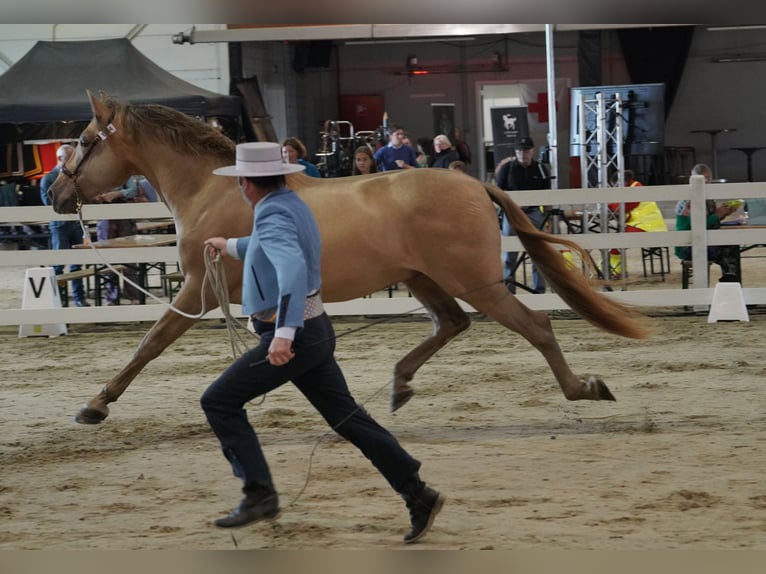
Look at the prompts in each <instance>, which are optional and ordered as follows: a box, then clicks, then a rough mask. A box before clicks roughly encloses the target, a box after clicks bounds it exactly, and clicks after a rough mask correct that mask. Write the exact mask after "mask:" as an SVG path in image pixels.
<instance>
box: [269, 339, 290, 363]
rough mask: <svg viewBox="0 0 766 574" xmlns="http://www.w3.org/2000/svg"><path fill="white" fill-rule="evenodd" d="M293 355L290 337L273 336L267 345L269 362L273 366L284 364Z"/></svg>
mask: <svg viewBox="0 0 766 574" xmlns="http://www.w3.org/2000/svg"><path fill="white" fill-rule="evenodd" d="M294 356H295V353H294V352H293V342H292V341H291V340H290V339H283V338H282V337H274V338H273V339H272V340H271V344H270V345H269V355H268V357H269V363H271V364H272V365H274V366H275V367H279V366H280V365H284V364H286V363H288V362H289V361H290V359H292V358H293V357H294Z"/></svg>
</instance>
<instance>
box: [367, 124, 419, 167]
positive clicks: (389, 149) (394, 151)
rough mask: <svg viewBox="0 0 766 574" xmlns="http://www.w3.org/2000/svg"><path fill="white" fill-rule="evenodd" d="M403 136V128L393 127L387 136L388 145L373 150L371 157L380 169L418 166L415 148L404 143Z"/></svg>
mask: <svg viewBox="0 0 766 574" xmlns="http://www.w3.org/2000/svg"><path fill="white" fill-rule="evenodd" d="M404 138H405V134H404V130H403V129H402V128H395V129H394V130H393V131H392V132H391V134H390V135H389V136H388V145H385V146H383V147H381V148H378V150H377V151H376V152H375V154H374V155H373V158H374V159H375V163H376V164H377V166H378V169H379V170H380V171H391V170H394V169H411V168H413V167H418V160H417V156H416V153H415V150H414V149H412V148H411V147H410V146H408V145H404V141H403V140H404Z"/></svg>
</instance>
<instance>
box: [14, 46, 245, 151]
mask: <svg viewBox="0 0 766 574" xmlns="http://www.w3.org/2000/svg"><path fill="white" fill-rule="evenodd" d="M87 89H89V90H91V91H92V92H94V93H96V94H98V93H100V92H104V93H106V94H108V95H110V96H113V97H115V98H117V99H118V100H120V101H122V102H126V103H131V104H162V105H166V106H168V107H172V108H174V109H176V110H179V111H181V112H183V113H185V114H188V115H191V116H196V117H199V118H201V119H208V118H213V117H216V118H219V121H221V123H222V125H224V127H225V129H226V127H227V124H228V127H231V125H232V124H234V125H237V126H238V125H240V118H241V115H242V106H241V103H240V99H239V98H238V97H236V96H228V95H222V94H217V93H215V92H211V91H209V90H205V89H203V88H200V87H197V86H195V85H193V84H190V83H189V82H186V81H185V80H182V79H180V78H178V77H176V76H174V75H173V74H171V73H169V72H167V71H165V70H164V69H162V68H161V67H159V66H158V65H157V64H155V63H154V62H152V61H151V60H150V59H149V58H147V57H146V56H144V55H143V54H142V53H141V52H140V51H139V50H138V49H137V48H136V47H135V46H133V44H132V43H131V42H130V41H129V40H127V39H125V38H117V39H109V40H88V41H67V42H45V41H40V42H37V43H36V44H35V45H34V46H33V47H32V49H31V50H30V51H29V52H28V53H27V54H26V55H25V56H24V57H23V58H21V59H20V60H19V61H18V62H16V63H15V64H14V65H13V66H11V67H10V68H9V69H8V70H7V71H6V72H5V73H4V74H3V75H1V76H0V143H13V142H20V141H29V140H43V139H68V138H76V137H77V136H78V135H79V134H80V132H81V131H82V130H83V129H84V127H85V125H86V124H87V122H88V121H90V118H91V116H92V112H91V109H90V103H89V102H88V99H87V96H86V93H85V91H86V90H87ZM228 132H229V130H227V133H228ZM230 135H231V134H230Z"/></svg>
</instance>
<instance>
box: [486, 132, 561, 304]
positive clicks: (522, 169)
mask: <svg viewBox="0 0 766 574" xmlns="http://www.w3.org/2000/svg"><path fill="white" fill-rule="evenodd" d="M534 154H535V144H534V142H533V141H532V138H530V137H521V138H519V139H518V141H517V142H516V149H515V157H514V158H513V159H510V158H507V159H505V160H503V161H501V162H500V163H499V164H498V165H497V168H496V169H495V182H496V183H497V186H498V187H500V188H501V189H505V190H507V191H524V190H535V189H550V188H551V179H550V176H549V175H548V171H547V169H546V168H545V166H543V164H541V163H540V162H539V161H537V160H535V159H533V158H534ZM522 209H523V210H524V213H526V214H527V217H529V219H530V220H531V221H532V223H534V225H535V227H537V228H538V229H540V228H542V226H543V224H544V222H545V213H544V211H543V210H542V209H541V207H540V206H537V205H531V206H527V207H523V208H522ZM502 228H503V235H516V232H515V231H514V230H513V229H512V228H511V225H510V223H509V222H508V219H507V218H506V217H505V215H503V218H502ZM517 259H518V253H517V252H515V251H509V252H507V253H506V254H505V273H504V276H505V280H506V285H507V286H508V290H509V291H510V292H511V293H516V277H515V270H516V261H517ZM532 292H533V293H545V279H544V278H543V276H542V275H541V274H540V273H539V272H538V270H537V266H536V265H535V264H534V262H532Z"/></svg>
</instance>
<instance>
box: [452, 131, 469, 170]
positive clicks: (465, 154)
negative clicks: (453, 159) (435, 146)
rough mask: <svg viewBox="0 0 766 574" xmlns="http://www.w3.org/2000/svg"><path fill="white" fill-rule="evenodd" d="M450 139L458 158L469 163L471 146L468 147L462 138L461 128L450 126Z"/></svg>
mask: <svg viewBox="0 0 766 574" xmlns="http://www.w3.org/2000/svg"><path fill="white" fill-rule="evenodd" d="M450 139H451V140H452V145H453V146H455V151H457V155H458V159H459V160H460V161H462V162H464V163H465V164H466V165H468V164H470V163H471V148H470V147H468V144H467V143H465V141H464V140H463V130H461V129H460V128H452V133H451V134H450Z"/></svg>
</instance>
